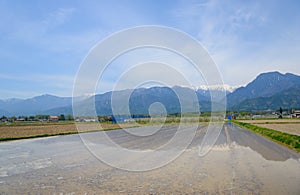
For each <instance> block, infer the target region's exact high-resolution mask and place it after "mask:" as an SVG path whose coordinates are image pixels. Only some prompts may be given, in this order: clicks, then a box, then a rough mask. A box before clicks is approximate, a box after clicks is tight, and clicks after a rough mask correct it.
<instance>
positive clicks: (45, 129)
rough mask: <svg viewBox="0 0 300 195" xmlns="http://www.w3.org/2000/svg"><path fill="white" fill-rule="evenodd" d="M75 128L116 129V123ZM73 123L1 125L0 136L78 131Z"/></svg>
mask: <svg viewBox="0 0 300 195" xmlns="http://www.w3.org/2000/svg"><path fill="white" fill-rule="evenodd" d="M132 126H134V125H133V124H122V127H125V128H126V127H132ZM77 128H78V129H79V131H80V132H86V131H93V130H107V129H118V128H120V126H119V125H118V124H101V126H100V124H99V123H82V124H78V126H77ZM77 128H76V125H75V124H70V123H67V124H60V123H51V124H40V125H39V124H28V125H7V126H6V125H1V126H0V138H25V137H34V136H39V135H45V134H48V135H58V134H64V133H65V134H67V133H76V132H78V130H77Z"/></svg>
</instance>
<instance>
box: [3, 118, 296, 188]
mask: <svg viewBox="0 0 300 195" xmlns="http://www.w3.org/2000/svg"><path fill="white" fill-rule="evenodd" d="M206 129H207V128H206V127H205V126H201V127H199V129H198V130H197V132H196V136H195V137H194V139H193V141H192V143H191V144H190V145H189V147H188V149H187V150H186V151H185V152H184V153H183V154H182V155H180V156H179V157H178V158H177V159H176V160H174V161H172V162H170V163H169V164H167V165H165V166H163V167H160V168H157V169H154V170H150V171H142V172H131V171H124V170H120V169H117V168H114V167H111V166H109V165H107V164H105V163H103V162H101V161H100V160H99V159H98V158H96V157H95V156H94V155H93V154H92V153H91V152H90V151H89V150H88V149H87V148H86V147H85V145H84V144H83V142H82V140H81V139H80V137H79V135H68V136H56V137H48V138H38V139H28V140H18V141H11V142H2V143H0V194H120V193H121V194H122V193H123V194H161V193H163V194H170V193H173V194H183V193H186V194H300V174H299V173H300V160H299V159H300V155H299V153H296V152H294V151H291V150H289V149H287V148H285V147H283V146H280V145H278V144H276V143H274V142H272V141H269V140H267V139H265V138H263V137H261V136H258V135H256V134H253V133H252V132H250V131H248V130H245V129H242V128H240V127H237V126H235V125H233V124H226V125H225V126H224V127H223V129H222V131H221V134H220V136H219V137H218V140H217V142H216V144H215V146H214V147H213V148H212V150H211V151H210V152H209V153H208V154H207V155H205V156H202V157H201V156H199V155H198V152H199V148H198V147H199V144H200V143H201V141H202V140H203V137H204V135H205V132H206ZM135 130H138V131H141V132H143V131H144V130H145V127H141V128H139V129H135ZM175 131H176V127H172V126H165V127H163V128H162V129H161V130H160V131H159V132H157V133H156V134H155V135H153V136H149V137H143V138H141V139H137V137H136V136H132V135H130V134H128V133H126V132H124V131H122V130H115V131H110V132H106V133H107V134H108V136H109V137H111V138H113V139H114V141H115V142H116V143H118V144H119V145H121V146H122V147H127V148H129V149H140V150H144V149H153V148H156V147H157V146H158V145H161V144H164V143H167V142H168V140H169V139H170V138H171V137H172V136H173V135H174V132H175ZM102 133H103V132H102ZM99 134H101V133H99V132H96V133H88V134H85V136H90V137H97V136H96V135H99ZM104 147H105V146H104ZM103 150H105V148H104V149H103ZM111 155H113V154H111ZM123 158H126V157H122V158H121V159H120V162H130V159H123Z"/></svg>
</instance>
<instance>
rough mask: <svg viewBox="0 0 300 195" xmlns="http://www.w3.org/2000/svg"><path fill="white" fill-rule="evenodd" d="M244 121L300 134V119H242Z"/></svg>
mask: <svg viewBox="0 0 300 195" xmlns="http://www.w3.org/2000/svg"><path fill="white" fill-rule="evenodd" d="M240 122H243V123H251V124H254V125H256V126H259V127H263V128H268V129H273V130H277V131H281V132H285V133H289V134H293V135H299V136H300V120H299V119H276V120H240Z"/></svg>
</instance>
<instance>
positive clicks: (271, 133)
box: [233, 120, 300, 152]
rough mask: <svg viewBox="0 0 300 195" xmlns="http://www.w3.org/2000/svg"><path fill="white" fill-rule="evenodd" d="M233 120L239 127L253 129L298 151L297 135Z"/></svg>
mask: <svg viewBox="0 0 300 195" xmlns="http://www.w3.org/2000/svg"><path fill="white" fill-rule="evenodd" d="M233 122H234V123H235V124H237V125H239V126H241V127H244V128H247V129H249V130H251V131H253V132H254V133H257V134H259V135H262V136H264V137H266V138H268V139H271V140H273V141H275V142H277V143H279V144H281V145H284V146H287V147H289V148H291V149H293V150H295V151H297V152H300V136H298V135H291V134H288V133H285V132H281V131H277V130H273V129H269V128H264V127H258V126H256V125H253V124H250V123H245V122H240V121H236V120H235V121H233Z"/></svg>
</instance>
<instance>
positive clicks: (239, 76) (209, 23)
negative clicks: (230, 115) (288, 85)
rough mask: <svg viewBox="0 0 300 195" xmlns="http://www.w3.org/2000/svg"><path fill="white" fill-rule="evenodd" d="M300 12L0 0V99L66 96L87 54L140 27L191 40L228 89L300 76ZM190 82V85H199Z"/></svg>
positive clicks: (209, 4)
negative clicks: (268, 75)
mask: <svg viewBox="0 0 300 195" xmlns="http://www.w3.org/2000/svg"><path fill="white" fill-rule="evenodd" d="M299 9H300V1H297V0H295V1H292V0H287V1H280V0H258V1H254V0H251V1H243V0H240V1H235V0H230V1H221V0H220V1H216V0H198V1H189V0H182V1H176V0H170V1H169V0H164V1H159V0H156V1H154V0H153V1H146V0H137V1H134V0H131V1H129V0H122V1H111V0H110V1H101V0H100V1H99V0H95V1H93V0H91V1H76V0H70V1H67V0H66V1H59V0H57V1H56V0H44V1H34V0H29V1H23V0H0V18H1V19H0V43H1V44H0V69H1V70H0V82H1V87H0V99H7V98H29V97H33V96H37V95H42V94H53V95H57V96H72V92H73V86H74V80H75V78H76V75H77V73H78V71H79V69H80V66H81V64H82V62H83V60H84V59H85V58H86V56H88V54H89V51H90V50H91V49H92V48H94V47H95V46H96V44H98V43H101V41H103V40H105V38H106V37H108V36H111V35H112V34H114V33H116V32H118V31H122V30H124V29H128V28H133V27H136V26H143V25H159V26H166V27H170V28H174V29H178V30H179V31H182V32H185V33H187V34H188V35H190V36H192V37H193V38H194V39H196V40H197V41H198V42H199V43H200V44H202V46H203V47H204V48H205V49H206V50H207V52H208V53H209V55H210V56H211V58H212V59H213V61H214V62H215V64H216V66H217V68H218V70H219V72H220V76H221V78H222V80H223V83H224V84H228V85H230V86H241V85H246V84H247V83H249V82H250V81H251V80H253V79H255V77H256V76H257V75H258V74H260V73H262V72H270V71H280V72H281V73H286V72H290V73H294V74H298V75H300V68H299V62H300V55H299V54H300V36H299V35H300V12H299ZM116 47H117V45H116ZM147 53H150V54H149V55H147V56H148V58H149V56H151V55H152V57H153V56H154V57H155V51H153V52H151V51H150V52H149V51H144V53H143V55H145V54H147ZM165 53H166V52H165ZM137 55H138V52H137V53H136V55H135V56H137ZM143 55H142V56H143ZM161 55H163V56H164V57H162V56H161ZM168 56H169V58H172V56H171V57H170V54H168V53H166V54H160V57H159V59H161V58H167V57H168ZM129 57H130V55H129ZM173 57H174V58H173V60H174V59H176V56H174V55H173ZM177 57H178V56H177ZM122 59H123V61H122ZM128 59H129V58H128V56H127V58H126V56H125V57H123V58H122V57H121V58H118V60H116V61H115V62H114V63H112V64H111V66H110V68H107V70H106V72H105V74H104V75H103V77H101V79H100V81H101V82H99V85H98V86H97V89H96V91H95V92H96V93H103V92H105V91H109V90H110V89H112V86H113V84H115V82H116V81H117V80H118V78H119V76H120V75H122V74H124V67H122V65H124V64H128V63H130V60H128ZM149 59H150V58H149ZM156 59H157V56H156ZM126 60H127V61H126ZM179 62H181V61H180V60H179ZM169 63H172V61H171V62H169ZM182 63H184V62H182ZM185 65H186V66H182V67H180V64H179V65H178V69H177V71H178V72H179V73H182V74H183V73H184V74H185V75H187V77H189V75H191V74H192V73H193V69H192V68H191V69H190V68H187V67H188V66H189V64H188V63H186V64H185ZM145 66H147V65H145ZM148 66H151V64H148ZM125 67H126V66H125ZM153 67H156V66H155V65H153ZM146 69H147V70H148V69H149V67H147V68H146ZM146 69H145V70H146ZM155 71H156V72H157V70H154V71H153V74H155V73H156V72H155ZM134 73H136V74H138V73H137V72H134V71H133V75H132V76H131V78H135V77H134ZM148 73H149V74H150V73H151V68H150V69H149V72H148ZM136 76H137V75H136ZM189 78H191V80H193V81H192V82H193V85H195V86H196V85H201V82H202V81H203V78H202V79H201V78H200V77H198V80H197V78H195V79H192V76H191V77H189ZM174 84H176V83H174ZM122 86H123V88H126V87H128V86H126V83H122Z"/></svg>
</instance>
